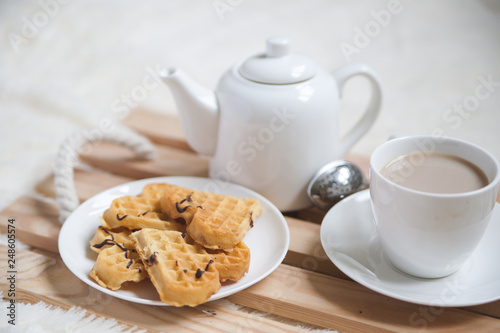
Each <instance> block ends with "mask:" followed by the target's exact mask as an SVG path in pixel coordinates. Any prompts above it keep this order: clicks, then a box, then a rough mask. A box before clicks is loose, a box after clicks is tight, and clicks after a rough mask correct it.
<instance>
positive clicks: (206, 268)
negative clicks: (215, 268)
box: [205, 259, 214, 271]
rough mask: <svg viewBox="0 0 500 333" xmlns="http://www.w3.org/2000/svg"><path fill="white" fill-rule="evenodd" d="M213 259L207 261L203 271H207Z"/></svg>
mask: <svg viewBox="0 0 500 333" xmlns="http://www.w3.org/2000/svg"><path fill="white" fill-rule="evenodd" d="M213 262H214V261H213V260H212V259H210V261H209V262H208V264H207V266H206V267H205V271H208V267H209V266H210V264H212V263H213Z"/></svg>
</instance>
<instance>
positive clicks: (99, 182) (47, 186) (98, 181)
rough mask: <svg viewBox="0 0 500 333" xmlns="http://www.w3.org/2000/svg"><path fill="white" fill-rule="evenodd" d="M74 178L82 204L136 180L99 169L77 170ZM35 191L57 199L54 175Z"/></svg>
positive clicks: (42, 182) (39, 184)
mask: <svg viewBox="0 0 500 333" xmlns="http://www.w3.org/2000/svg"><path fill="white" fill-rule="evenodd" d="M73 178H74V184H75V189H76V193H77V195H78V198H79V199H80V202H83V201H85V200H87V199H88V198H90V197H91V196H93V195H95V194H98V193H100V192H102V191H104V190H106V189H109V188H112V187H114V186H117V185H120V184H124V183H128V182H131V181H133V180H135V179H133V178H130V177H124V176H120V175H115V174H113V173H109V172H106V171H103V170H99V169H93V170H80V169H75V170H74V177H73ZM35 190H36V191H37V193H39V194H40V195H43V196H45V197H48V198H52V199H54V198H55V197H56V195H55V185H54V175H49V176H47V177H46V178H45V179H44V180H43V181H41V182H40V183H38V185H37V186H36V188H35Z"/></svg>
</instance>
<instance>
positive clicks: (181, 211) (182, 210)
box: [175, 202, 191, 213]
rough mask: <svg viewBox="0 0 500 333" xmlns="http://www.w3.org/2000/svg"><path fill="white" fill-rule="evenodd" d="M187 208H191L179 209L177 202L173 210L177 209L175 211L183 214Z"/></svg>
mask: <svg viewBox="0 0 500 333" xmlns="http://www.w3.org/2000/svg"><path fill="white" fill-rule="evenodd" d="M189 207H191V206H190V205H187V206H186V207H184V208H181V206H179V203H178V202H176V203H175V208H176V209H177V211H178V212H179V213H184V212H185V211H186V209H188V208H189Z"/></svg>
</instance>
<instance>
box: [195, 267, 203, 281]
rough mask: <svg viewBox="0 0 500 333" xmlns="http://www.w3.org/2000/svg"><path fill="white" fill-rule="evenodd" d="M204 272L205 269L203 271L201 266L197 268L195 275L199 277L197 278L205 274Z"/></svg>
mask: <svg viewBox="0 0 500 333" xmlns="http://www.w3.org/2000/svg"><path fill="white" fill-rule="evenodd" d="M203 273H205V271H202V270H201V269H199V268H198V269H197V270H196V275H195V276H196V278H197V279H199V278H201V276H202V275H203Z"/></svg>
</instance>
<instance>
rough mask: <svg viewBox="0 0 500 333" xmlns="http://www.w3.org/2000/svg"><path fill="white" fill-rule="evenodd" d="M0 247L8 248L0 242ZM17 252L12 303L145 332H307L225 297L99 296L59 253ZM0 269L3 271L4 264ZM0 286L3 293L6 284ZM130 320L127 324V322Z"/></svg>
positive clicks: (99, 293)
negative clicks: (178, 301)
mask: <svg viewBox="0 0 500 333" xmlns="http://www.w3.org/2000/svg"><path fill="white" fill-rule="evenodd" d="M0 250H1V251H2V252H6V250H7V248H6V247H5V246H4V245H0ZM16 255H17V259H18V260H17V261H16V262H17V263H18V264H17V270H18V274H19V277H21V276H22V278H19V279H18V280H17V285H16V301H17V302H29V303H34V302H37V301H39V300H42V301H44V302H46V303H47V304H50V305H55V306H59V307H62V308H63V309H68V308H70V307H71V306H75V305H76V306H80V307H82V308H85V309H86V310H88V311H90V312H92V313H94V314H96V315H97V316H104V317H106V318H115V319H116V320H118V321H119V322H122V323H125V324H127V325H130V326H132V325H138V326H139V327H143V328H147V329H148V330H155V331H160V330H161V331H165V330H168V329H169V328H170V329H171V330H174V331H175V332H179V331H180V332H184V331H186V332H220V331H227V332H234V331H236V329H238V330H241V331H252V332H283V331H289V332H307V330H305V329H302V328H299V327H295V326H291V325H288V324H285V323H280V322H276V321H274V320H272V319H270V318H264V317H260V316H257V315H252V314H249V313H246V312H244V311H239V310H238V309H237V307H235V306H234V305H233V304H231V303H229V302H228V301H227V300H217V301H214V302H209V303H206V304H203V305H200V306H198V307H195V308H190V307H183V308H176V307H171V306H148V305H143V304H137V303H132V302H127V301H123V300H120V299H117V298H115V297H112V296H109V295H107V294H104V293H102V292H100V291H98V290H96V289H94V288H92V287H90V286H88V285H87V284H85V283H84V282H82V281H80V280H79V279H78V278H77V277H76V276H74V275H73V274H72V273H71V272H70V271H69V270H68V269H67V268H66V266H65V265H64V263H63V262H62V260H61V259H60V258H59V256H57V255H54V254H50V253H45V252H43V251H27V250H21V251H18V252H17V253H16ZM0 269H2V270H3V271H6V270H7V267H6V262H2V263H0ZM0 289H1V290H2V291H3V293H4V295H7V293H6V290H7V289H8V287H7V285H6V284H5V283H3V282H2V283H0ZM132 318H133V321H134V324H132V323H131V322H130V321H131V320H132Z"/></svg>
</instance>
